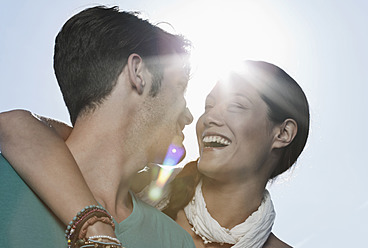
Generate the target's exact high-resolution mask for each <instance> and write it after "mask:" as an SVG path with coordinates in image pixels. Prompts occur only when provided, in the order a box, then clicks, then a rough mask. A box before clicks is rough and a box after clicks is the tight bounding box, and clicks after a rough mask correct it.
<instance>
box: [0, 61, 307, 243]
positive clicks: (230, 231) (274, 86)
mask: <svg viewBox="0 0 368 248" xmlns="http://www.w3.org/2000/svg"><path fill="white" fill-rule="evenodd" d="M24 125H26V124H24ZM38 125H39V124H38ZM56 129H57V130H59V133H61V131H60V130H62V129H58V128H56ZM12 132H14V133H16V131H12ZM308 132H309V107H308V102H307V99H306V97H305V95H304V93H303V91H302V89H301V88H300V87H299V85H298V84H297V83H296V82H295V81H294V80H293V79H292V78H291V77H290V76H289V75H288V74H287V73H286V72H284V71H283V70H282V69H280V68H278V67H277V66H275V65H272V64H269V63H266V62H261V61H245V62H244V63H243V64H242V68H241V69H240V70H237V71H232V72H230V73H229V75H228V77H227V78H223V79H220V80H219V82H218V83H217V85H216V86H215V88H214V89H213V90H212V91H211V93H210V94H209V95H208V96H207V99H206V107H205V112H204V113H203V115H202V116H201V117H200V118H199V120H198V122H197V137H198V144H199V150H200V159H199V160H198V162H192V163H189V164H188V165H187V166H185V168H184V169H183V171H182V172H181V173H179V175H178V176H177V177H176V179H175V180H174V181H173V182H172V183H171V192H172V193H171V199H170V203H169V205H168V206H167V208H166V209H165V210H164V212H165V213H167V214H168V215H169V216H171V217H172V218H173V219H174V220H176V222H177V223H178V224H179V225H181V226H182V227H183V228H184V229H185V230H186V231H188V232H189V233H190V234H191V235H192V237H193V240H194V242H195V244H196V246H197V247H236V248H238V247H290V246H288V245H287V244H285V243H283V242H282V241H280V240H278V239H277V238H276V237H275V236H274V235H273V234H272V233H271V229H272V225H273V222H274V218H275V212H274V209H273V205H272V201H271V198H270V195H269V193H268V192H267V190H266V189H265V188H266V184H267V182H268V181H269V180H272V179H273V178H275V177H277V176H278V175H280V174H281V173H283V172H284V171H286V170H287V169H288V168H290V167H291V166H292V165H293V164H294V162H295V161H296V159H297V158H298V156H299V155H300V153H301V152H302V150H303V148H304V146H305V143H306V140H307V137H308ZM5 144H6V143H5V142H4V143H3V145H5ZM48 149H52V147H48ZM6 155H7V157H8V158H10V155H9V154H6ZM71 160H73V159H72V158H71ZM72 162H74V161H72ZM72 162H70V163H72ZM46 166H47V165H45V167H46ZM58 167H60V168H58V171H62V165H60V166H58ZM17 170H20V171H21V170H24V168H23V169H22V166H21V167H20V168H17ZM30 170H31V169H30ZM78 176H79V175H70V178H72V179H69V180H73V181H74V182H75V185H77V182H78V183H81V182H82V183H83V182H84V181H83V180H82V179H80V178H79V177H78ZM32 177H33V178H31V179H30V180H38V178H37V175H33V176H32ZM37 193H38V192H37ZM69 193H72V192H69ZM40 195H41V198H43V199H44V200H45V202H46V203H47V204H51V205H52V201H53V199H51V197H50V196H44V195H42V192H41V193H40ZM60 197H63V196H60ZM69 198H73V195H72V194H69ZM69 198H68V199H69ZM82 198H84V199H79V200H76V199H74V198H73V202H76V201H82V200H84V201H90V202H92V203H93V202H95V201H94V199H93V198H91V194H90V192H86V194H85V195H83V197H82ZM65 202H67V199H65ZM65 205H66V206H68V204H64V206H63V208H64V212H66V211H70V212H73V213H75V212H76V211H78V210H79V209H73V210H72V208H69V209H68V210H65ZM70 205H72V203H70ZM59 212H62V209H59ZM56 213H58V212H57V211H56ZM64 216H65V215H64ZM62 219H63V218H62ZM64 219H65V218H64ZM64 219H63V220H64ZM64 222H65V221H64ZM92 228H93V227H92ZM92 228H91V230H90V229H88V231H89V232H90V233H91V234H95V233H96V232H94V231H95V230H92ZM104 228H106V229H105V230H107V229H108V228H109V226H103V227H100V229H98V232H99V233H101V232H105V231H103V229H104ZM106 232H108V231H106ZM109 232H110V233H111V230H109Z"/></svg>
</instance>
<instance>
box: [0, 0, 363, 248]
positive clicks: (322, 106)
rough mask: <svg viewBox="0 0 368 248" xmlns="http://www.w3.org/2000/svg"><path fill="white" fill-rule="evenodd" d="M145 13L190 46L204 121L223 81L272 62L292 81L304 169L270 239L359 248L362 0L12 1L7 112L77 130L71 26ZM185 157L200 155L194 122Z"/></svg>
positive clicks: (0, 13)
mask: <svg viewBox="0 0 368 248" xmlns="http://www.w3.org/2000/svg"><path fill="white" fill-rule="evenodd" d="M95 4H107V5H119V6H120V7H121V9H125V10H140V11H141V12H142V13H143V16H145V17H147V18H149V19H151V20H152V21H153V22H162V21H166V22H169V23H170V24H171V25H172V26H173V27H174V29H173V28H172V27H170V26H169V25H164V24H161V25H162V27H163V28H167V29H169V30H172V31H175V32H179V33H182V34H184V35H185V36H187V37H188V38H189V39H191V40H192V41H193V43H194V46H195V49H194V51H193V65H194V74H193V79H192V80H191V82H190V85H189V88H188V91H187V101H188V106H189V108H190V109H191V110H192V113H193V115H194V117H195V119H197V118H198V117H199V115H200V113H201V112H202V111H203V105H204V104H203V103H204V98H205V96H206V94H207V93H208V92H209V90H210V88H211V87H212V86H213V84H214V83H215V78H216V72H218V71H219V70H221V69H223V68H224V67H225V66H229V65H231V61H233V60H237V59H255V60H266V61H269V62H271V63H275V64H277V65H279V66H280V67H282V68H283V69H285V70H286V71H287V72H288V73H289V74H290V75H292V76H293V77H294V78H295V79H296V80H297V81H298V82H299V83H300V85H301V86H302V88H303V89H304V90H305V93H306V95H307V97H308V99H309V102H310V108H311V133H310V138H309V141H308V143H307V147H306V149H305V151H304V153H303V154H302V156H301V158H300V159H299V161H298V163H297V165H296V167H295V169H294V170H292V171H291V172H290V173H287V174H286V175H285V176H283V177H282V178H280V179H279V180H278V181H276V182H274V183H273V185H271V186H270V187H269V188H270V191H271V194H272V197H273V200H274V204H275V207H276V212H277V217H276V222H275V225H274V232H275V234H276V235H277V236H279V237H280V238H282V239H283V240H285V241H287V242H288V243H290V244H291V245H293V246H294V247H300V248H304V247H361V244H363V243H365V234H366V231H367V228H366V226H365V224H366V222H367V221H368V211H367V210H368V194H367V189H368V182H367V180H366V175H368V163H367V161H366V160H365V158H364V156H365V155H366V154H367V153H368V131H367V127H368V100H367V99H368V98H367V93H368V86H367V85H368V82H367V79H368V70H367V68H368V67H367V66H368V62H366V58H367V57H368V48H367V45H366V44H368V28H367V23H368V16H367V14H366V13H368V3H367V2H365V1H364V0H351V1H341V0H325V1H318V0H309V1H295V0H294V1H292V0H273V1H264V0H258V1H234V0H229V1H226V2H225V1H207V0H201V1H193V0H186V1H184V0H173V1H165V0H164V1H152V0H151V1H148V0H147V1H138V0H137V1H100V2H96V1H94V2H91V1H82V0H64V1H46V0H43V1H42V0H33V1H27V0H23V1H12V2H10V1H7V2H4V3H2V7H1V9H0V86H1V88H0V111H6V110H10V109H14V108H25V109H29V110H31V111H33V112H35V113H38V114H41V115H45V116H49V117H53V118H56V119H59V120H62V121H64V122H68V123H69V118H68V114H67V111H66V108H65V106H64V103H63V101H62V97H61V94H60V92H59V89H58V86H57V83H56V80H55V77H54V74H53V69H52V54H53V43H54V39H55V36H56V34H57V32H58V31H59V29H60V28H61V26H62V25H63V23H64V22H65V21H66V20H67V19H68V18H69V17H70V16H72V15H73V14H75V13H77V12H79V11H80V10H82V9H84V8H86V7H89V6H92V5H95ZM185 134H186V141H185V143H186V146H187V150H188V152H187V154H188V155H187V159H186V160H185V161H189V160H191V159H194V158H196V157H197V155H198V154H197V148H196V147H197V145H196V139H195V136H194V125H193V124H192V125H191V126H189V127H188V128H186V130H185Z"/></svg>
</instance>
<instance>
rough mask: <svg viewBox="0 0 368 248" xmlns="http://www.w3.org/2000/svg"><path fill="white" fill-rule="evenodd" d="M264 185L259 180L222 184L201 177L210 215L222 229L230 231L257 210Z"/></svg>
mask: <svg viewBox="0 0 368 248" xmlns="http://www.w3.org/2000/svg"><path fill="white" fill-rule="evenodd" d="M265 185H266V183H260V181H259V180H258V181H257V180H254V181H245V182H242V183H241V184H240V183H235V182H230V183H228V184H224V183H221V182H218V181H215V180H212V179H209V178H206V177H203V183H202V192H203V197H204V200H205V202H206V206H207V210H208V212H209V213H210V215H211V216H212V217H213V218H214V219H215V220H216V221H217V222H218V223H219V224H220V225H221V226H222V227H225V228H228V229H231V228H233V227H234V226H236V225H238V224H240V223H242V222H244V221H245V220H246V219H247V218H248V217H249V216H250V215H251V214H252V213H253V212H255V211H256V210H257V209H258V207H259V206H260V204H261V202H262V199H263V193H264V190H265Z"/></svg>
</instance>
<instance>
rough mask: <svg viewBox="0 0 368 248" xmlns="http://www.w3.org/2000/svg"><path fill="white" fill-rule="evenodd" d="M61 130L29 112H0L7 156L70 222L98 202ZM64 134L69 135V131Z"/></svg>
mask: <svg viewBox="0 0 368 248" xmlns="http://www.w3.org/2000/svg"><path fill="white" fill-rule="evenodd" d="M65 130H66V129H65ZM65 130H64V131H65ZM58 133H59V132H56V131H55V130H54V129H53V128H51V127H50V126H49V125H45V124H44V123H43V122H42V121H40V120H39V119H36V118H35V117H34V116H33V115H32V114H31V113H30V112H28V111H24V110H16V111H10V112H5V113H1V114H0V144H1V150H2V153H3V155H4V157H6V158H7V160H8V161H9V162H10V163H11V165H12V166H13V168H14V169H15V170H16V171H17V172H18V174H19V175H20V176H21V177H22V178H23V180H24V181H25V182H26V183H27V184H28V185H29V186H30V187H31V188H32V189H33V191H34V192H35V193H36V194H37V195H38V196H39V197H40V198H41V199H42V200H43V201H44V202H45V203H46V204H47V205H48V206H49V208H50V209H51V210H52V211H53V212H54V213H55V214H56V216H58V217H59V218H60V219H61V221H62V222H63V223H65V224H67V223H69V221H70V220H71V219H72V218H73V217H74V216H75V215H76V213H77V212H78V211H80V210H81V209H82V208H83V207H85V206H87V205H91V204H97V202H96V200H95V199H94V197H93V194H92V193H91V191H90V189H89V188H88V186H87V184H86V182H85V180H84V178H83V176H82V174H81V172H80V170H79V167H78V166H77V164H76V162H75V160H74V158H73V156H72V154H71V152H70V151H69V149H68V147H67V146H66V144H65V142H64V140H63V138H61V137H60V136H59V135H60V133H59V135H58ZM64 134H65V135H69V133H68V132H67V131H66V132H64ZM64 138H65V136H64Z"/></svg>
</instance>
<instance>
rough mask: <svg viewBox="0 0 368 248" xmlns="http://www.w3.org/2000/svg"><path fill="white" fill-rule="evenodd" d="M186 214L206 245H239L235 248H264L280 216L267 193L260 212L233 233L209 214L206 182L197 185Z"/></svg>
mask: <svg viewBox="0 0 368 248" xmlns="http://www.w3.org/2000/svg"><path fill="white" fill-rule="evenodd" d="M184 211H185V214H186V216H187V219H188V221H189V223H190V224H191V225H192V226H193V228H192V230H193V231H194V232H195V233H196V234H197V235H198V236H200V237H201V238H202V239H203V242H204V243H205V244H207V243H212V242H215V243H220V244H221V243H227V244H235V245H234V246H232V247H233V248H248V247H251V248H258V247H263V244H264V243H265V242H266V240H267V238H268V236H269V235H270V233H271V229H272V225H273V222H274V220H275V215H276V213H275V210H274V207H273V204H272V200H271V197H270V194H269V192H268V191H267V190H265V192H264V198H263V201H262V203H261V205H260V206H259V208H258V210H257V211H255V212H254V213H252V214H251V215H250V216H249V217H248V218H247V219H246V220H245V221H244V222H243V223H241V224H239V225H237V226H235V227H233V228H232V229H231V230H229V229H227V228H224V227H222V226H220V224H219V223H218V222H217V221H216V220H215V219H213V218H212V217H211V215H210V214H209V213H208V211H207V208H206V203H205V201H204V198H203V195H202V181H201V182H200V183H199V184H198V185H197V188H196V192H195V195H194V198H193V200H192V201H191V202H190V203H189V204H188V205H187V206H186V207H185V208H184Z"/></svg>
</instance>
